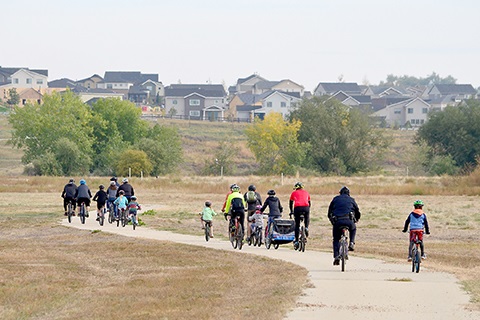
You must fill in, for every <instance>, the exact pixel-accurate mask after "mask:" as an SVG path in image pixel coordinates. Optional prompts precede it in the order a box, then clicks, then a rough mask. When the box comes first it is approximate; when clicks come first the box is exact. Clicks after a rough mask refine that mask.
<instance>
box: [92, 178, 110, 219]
mask: <svg viewBox="0 0 480 320" xmlns="http://www.w3.org/2000/svg"><path fill="white" fill-rule="evenodd" d="M107 197H108V196H107V193H106V192H105V186H104V185H103V184H101V185H100V186H99V187H98V191H97V193H95V195H94V196H93V201H97V221H98V220H100V214H101V213H102V211H103V210H104V209H105V203H106V202H107Z"/></svg>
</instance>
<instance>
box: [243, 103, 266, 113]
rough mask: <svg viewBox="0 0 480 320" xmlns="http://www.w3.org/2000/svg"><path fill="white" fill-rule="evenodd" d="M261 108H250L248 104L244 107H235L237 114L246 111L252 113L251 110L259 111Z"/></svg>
mask: <svg viewBox="0 0 480 320" xmlns="http://www.w3.org/2000/svg"><path fill="white" fill-rule="evenodd" d="M261 108H262V106H252V105H250V104H246V105H243V106H237V112H238V111H240V112H246V111H253V110H257V109H261Z"/></svg>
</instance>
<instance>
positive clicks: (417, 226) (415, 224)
mask: <svg viewBox="0 0 480 320" xmlns="http://www.w3.org/2000/svg"><path fill="white" fill-rule="evenodd" d="M409 224H410V230H423V228H425V231H426V232H427V233H430V229H429V227H428V220H427V215H426V214H425V213H424V212H423V211H422V210H420V209H415V210H413V211H412V212H410V214H409V215H408V218H407V220H405V225H404V227H403V230H407V228H408V225H409Z"/></svg>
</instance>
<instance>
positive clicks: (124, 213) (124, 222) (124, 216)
mask: <svg viewBox="0 0 480 320" xmlns="http://www.w3.org/2000/svg"><path fill="white" fill-rule="evenodd" d="M121 210H122V214H121V215H120V220H121V222H122V227H125V226H126V225H127V223H128V215H127V209H121ZM117 226H118V225H117Z"/></svg>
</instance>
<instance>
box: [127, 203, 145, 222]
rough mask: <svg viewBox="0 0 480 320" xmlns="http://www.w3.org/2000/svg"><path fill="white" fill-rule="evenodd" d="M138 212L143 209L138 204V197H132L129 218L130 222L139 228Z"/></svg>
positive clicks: (129, 204)
mask: <svg viewBox="0 0 480 320" xmlns="http://www.w3.org/2000/svg"><path fill="white" fill-rule="evenodd" d="M138 210H142V207H141V206H140V204H139V203H138V202H137V197H136V196H132V197H131V198H130V202H129V203H128V217H129V220H131V221H132V223H135V224H136V225H137V226H138V225H139V224H138V218H137V211H138Z"/></svg>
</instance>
